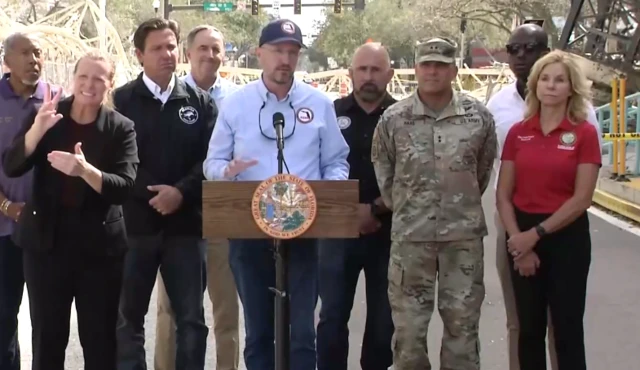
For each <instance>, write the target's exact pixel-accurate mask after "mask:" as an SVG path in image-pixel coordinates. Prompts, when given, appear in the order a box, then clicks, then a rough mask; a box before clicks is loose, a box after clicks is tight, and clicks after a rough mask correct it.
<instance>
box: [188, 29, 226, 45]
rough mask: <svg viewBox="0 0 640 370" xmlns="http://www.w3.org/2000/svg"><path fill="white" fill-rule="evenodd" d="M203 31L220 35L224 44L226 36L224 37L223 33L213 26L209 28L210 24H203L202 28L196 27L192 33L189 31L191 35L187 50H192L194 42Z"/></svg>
mask: <svg viewBox="0 0 640 370" xmlns="http://www.w3.org/2000/svg"><path fill="white" fill-rule="evenodd" d="M201 31H211V32H213V33H217V34H218V35H220V39H221V40H222V42H223V44H224V36H223V35H222V32H220V30H219V29H217V28H215V27H213V26H209V25H208V24H203V25H200V26H195V27H194V28H193V29H191V31H189V34H188V35H187V49H191V46H193V42H194V41H195V39H196V35H197V34H199V33H200V32H201Z"/></svg>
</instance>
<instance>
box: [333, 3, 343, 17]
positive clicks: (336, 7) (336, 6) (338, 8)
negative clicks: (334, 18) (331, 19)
mask: <svg viewBox="0 0 640 370" xmlns="http://www.w3.org/2000/svg"><path fill="white" fill-rule="evenodd" d="M333 1H334V2H333V12H334V13H336V14H340V13H342V0H333Z"/></svg>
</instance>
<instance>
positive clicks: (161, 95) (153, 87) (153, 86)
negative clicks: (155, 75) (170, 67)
mask: <svg viewBox="0 0 640 370" xmlns="http://www.w3.org/2000/svg"><path fill="white" fill-rule="evenodd" d="M142 81H144V84H145V85H146V86H147V88H148V89H149V91H151V93H152V94H153V96H155V97H156V99H158V100H160V101H161V102H162V104H164V103H166V102H167V100H169V97H170V96H171V92H172V91H173V87H174V86H175V84H176V79H175V76H173V77H171V80H169V85H167V89H166V90H165V91H162V88H161V87H160V86H158V84H157V83H155V82H153V81H152V80H151V79H150V78H149V76H147V74H146V73H142Z"/></svg>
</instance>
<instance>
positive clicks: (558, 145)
mask: <svg viewBox="0 0 640 370" xmlns="http://www.w3.org/2000/svg"><path fill="white" fill-rule="evenodd" d="M540 153H544V155H540ZM502 160H503V161H513V162H514V166H515V182H514V189H513V204H514V205H515V206H516V207H517V208H518V209H519V210H521V211H524V212H529V213H538V214H551V213H554V212H555V211H557V210H558V209H559V208H560V207H561V206H562V205H563V204H564V203H565V202H566V201H567V200H568V199H569V198H571V197H572V196H573V194H574V191H575V185H576V174H577V172H578V165H580V164H586V163H588V164H596V165H598V166H600V165H601V164H602V154H601V153H600V146H599V143H598V133H597V131H596V129H595V128H594V127H593V125H589V124H587V123H586V122H583V123H580V124H577V125H574V124H572V123H571V122H569V120H568V119H565V120H564V121H562V122H561V123H560V125H559V126H558V127H557V128H556V129H555V130H553V131H551V132H549V133H548V134H546V135H545V134H543V133H542V129H541V128H540V116H538V115H536V116H534V117H532V118H530V119H528V120H527V121H524V122H522V123H518V124H515V125H514V126H513V127H512V128H511V129H510V130H509V133H508V134H507V138H506V140H505V142H504V151H503V152H502Z"/></svg>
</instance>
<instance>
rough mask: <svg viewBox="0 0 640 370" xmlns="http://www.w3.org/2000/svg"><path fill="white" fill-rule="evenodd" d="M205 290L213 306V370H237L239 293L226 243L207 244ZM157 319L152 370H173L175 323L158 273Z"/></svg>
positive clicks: (218, 241)
mask: <svg viewBox="0 0 640 370" xmlns="http://www.w3.org/2000/svg"><path fill="white" fill-rule="evenodd" d="M207 290H208V291H209V298H210V299H211V304H212V306H213V332H214V337H215V341H216V370H238V366H239V365H238V362H239V358H240V338H239V322H238V320H239V307H238V292H237V291H236V284H235V281H234V279H233V274H232V273H231V268H230V267H229V243H228V242H227V240H217V241H214V242H210V243H209V247H208V249H207ZM157 320H158V321H157V326H156V349H155V361H154V367H155V370H175V363H176V335H175V332H176V324H175V321H174V317H173V311H172V309H171V304H170V303H169V297H168V296H167V293H166V290H165V287H164V283H163V281H162V277H161V276H160V274H158V319H157Z"/></svg>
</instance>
